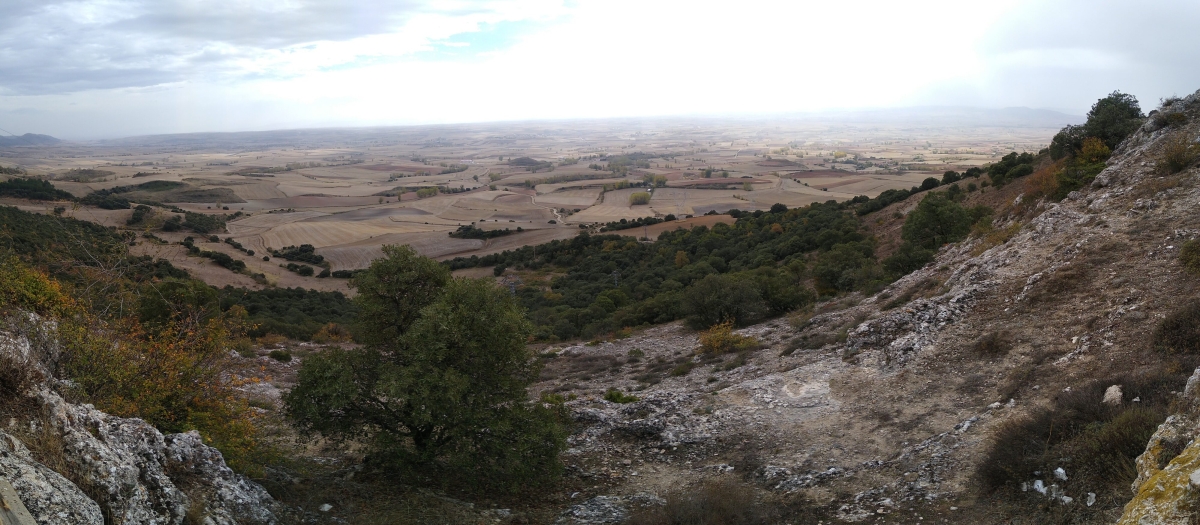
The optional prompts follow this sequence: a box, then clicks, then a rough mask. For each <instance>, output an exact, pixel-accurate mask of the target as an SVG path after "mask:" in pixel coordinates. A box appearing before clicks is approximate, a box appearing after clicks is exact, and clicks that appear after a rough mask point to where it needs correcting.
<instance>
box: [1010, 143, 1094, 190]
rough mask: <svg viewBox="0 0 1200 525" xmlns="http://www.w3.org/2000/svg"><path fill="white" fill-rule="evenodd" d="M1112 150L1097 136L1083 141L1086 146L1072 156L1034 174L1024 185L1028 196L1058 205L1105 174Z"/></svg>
mask: <svg viewBox="0 0 1200 525" xmlns="http://www.w3.org/2000/svg"><path fill="white" fill-rule="evenodd" d="M1111 154H1112V150H1110V149H1109V148H1108V146H1106V145H1105V144H1104V141H1102V140H1100V139H1098V138H1096V137H1088V138H1086V139H1084V140H1083V146H1082V148H1081V149H1080V150H1079V152H1078V153H1076V154H1075V155H1074V156H1073V157H1066V158H1062V159H1059V160H1058V161H1056V162H1054V163H1053V164H1050V165H1049V166H1046V167H1043V168H1042V169H1040V170H1037V171H1036V172H1034V174H1033V175H1032V176H1031V177H1030V178H1029V180H1028V182H1026V183H1025V188H1026V189H1025V192H1026V194H1027V195H1028V196H1029V197H1030V198H1033V199H1037V198H1040V197H1046V198H1048V199H1050V200H1053V201H1055V202H1057V201H1061V200H1063V199H1064V198H1066V196H1067V194H1069V193H1071V192H1072V191H1075V190H1078V189H1080V188H1083V187H1084V186H1087V185H1088V184H1091V183H1092V180H1094V179H1095V178H1096V175H1099V174H1100V172H1101V171H1104V166H1105V164H1104V161H1105V160H1108V157H1109V156H1110V155H1111Z"/></svg>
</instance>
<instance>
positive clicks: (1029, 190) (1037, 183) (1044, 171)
mask: <svg viewBox="0 0 1200 525" xmlns="http://www.w3.org/2000/svg"><path fill="white" fill-rule="evenodd" d="M1066 164H1067V159H1059V160H1057V161H1055V162H1054V163H1052V164H1049V165H1047V166H1044V167H1042V168H1041V169H1039V170H1037V171H1035V172H1033V175H1030V176H1029V178H1028V179H1025V195H1027V196H1028V198H1029V199H1030V200H1036V199H1040V198H1042V197H1046V196H1049V195H1056V194H1057V193H1058V174H1059V172H1061V171H1062V170H1063V167H1064V166H1066Z"/></svg>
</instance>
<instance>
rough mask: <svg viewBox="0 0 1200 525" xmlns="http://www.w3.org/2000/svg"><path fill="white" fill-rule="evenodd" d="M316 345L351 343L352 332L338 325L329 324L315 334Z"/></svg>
mask: <svg viewBox="0 0 1200 525" xmlns="http://www.w3.org/2000/svg"><path fill="white" fill-rule="evenodd" d="M312 339H313V342H314V343H345V342H348V341H350V339H351V337H350V330H348V329H346V327H344V326H342V325H340V324H337V323H327V324H326V325H325V326H322V327H321V329H320V330H317V333H316V334H313V337H312Z"/></svg>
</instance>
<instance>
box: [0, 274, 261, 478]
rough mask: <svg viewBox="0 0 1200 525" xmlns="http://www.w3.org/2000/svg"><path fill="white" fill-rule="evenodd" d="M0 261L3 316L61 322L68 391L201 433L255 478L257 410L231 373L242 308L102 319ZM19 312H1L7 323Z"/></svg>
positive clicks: (50, 283) (170, 427) (42, 278)
mask: <svg viewBox="0 0 1200 525" xmlns="http://www.w3.org/2000/svg"><path fill="white" fill-rule="evenodd" d="M3 263H4V264H0V314H13V313H16V311H20V310H23V311H31V312H35V313H37V314H39V315H41V316H43V318H47V319H51V320H54V321H55V323H53V324H52V325H51V324H50V323H41V326H43V327H44V326H53V327H54V328H53V329H52V330H53V332H54V333H53V336H54V338H55V339H57V341H58V343H59V347H60V348H61V349H62V353H61V355H59V356H51V357H57V363H53V362H50V363H46V364H48V365H51V366H55V365H56V366H55V368H56V369H55V373H56V374H57V375H58V376H59V377H62V378H67V379H70V380H71V384H72V385H73V386H72V387H70V388H71V390H72V391H71V392H70V394H72V395H73V396H78V397H80V398H82V399H83V400H85V401H87V402H89V403H92V404H94V405H95V406H96V407H97V408H98V409H100V410H103V411H105V412H108V413H110V414H113V415H117V416H121V417H138V418H142V419H144V420H146V421H147V422H149V423H150V424H152V425H154V426H155V427H156V428H158V429H159V430H161V431H163V432H184V431H188V430H198V431H199V432H200V434H201V436H203V439H204V441H205V443H207V444H209V445H212V446H214V447H216V448H217V449H218V450H220V451H221V453H222V454H223V455H224V456H225V459H226V461H227V462H228V463H229V465H230V466H231V467H232V468H234V469H236V470H238V471H241V472H245V473H248V474H251V475H255V474H259V473H260V471H261V466H262V465H263V462H264V461H265V460H266V459H267V456H266V454H267V452H266V451H267V447H264V446H263V445H262V444H261V443H260V440H259V436H258V430H257V428H256V421H255V417H254V415H253V414H254V413H253V412H252V411H251V410H250V408H249V406H248V405H247V403H246V402H245V401H244V400H242V399H240V398H239V397H237V396H235V395H234V393H235V390H234V389H235V387H236V386H237V381H238V380H237V379H236V378H235V377H234V376H233V375H231V374H230V373H229V365H230V361H229V360H230V351H229V347H230V346H231V345H232V342H233V341H235V340H236V339H238V338H240V337H241V336H242V333H243V331H244V322H243V319H244V317H245V312H244V311H243V310H240V309H239V308H236V307H235V308H233V309H231V310H230V311H229V312H226V313H223V314H216V313H213V312H204V311H196V310H192V311H188V310H186V309H184V310H180V311H178V312H177V313H175V314H173V315H171V316H170V317H169V318H168V319H167V320H165V322H157V323H151V324H144V323H142V322H140V321H139V320H138V319H136V318H133V317H126V318H116V319H108V320H106V319H102V318H100V317H97V316H95V315H93V314H91V313H90V312H88V310H87V309H86V308H84V307H83V306H82V305H81V304H80V303H79V302H77V301H76V300H74V299H72V298H71V296H70V294H69V293H68V292H67V291H66V290H65V289H64V288H65V287H64V286H63V285H62V284H61V283H59V282H58V281H56V280H54V279H53V278H51V277H49V276H48V275H46V274H45V273H43V272H41V271H39V270H36V269H33V268H30V267H28V266H26V265H24V264H22V263H21V262H19V261H18V260H16V259H9V260H6V261H3ZM19 317H20V316H13V315H5V318H6V319H16V318H19Z"/></svg>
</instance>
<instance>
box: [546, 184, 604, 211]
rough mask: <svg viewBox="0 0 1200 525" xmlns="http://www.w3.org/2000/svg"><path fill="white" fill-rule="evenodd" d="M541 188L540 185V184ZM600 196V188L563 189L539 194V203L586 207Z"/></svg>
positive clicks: (594, 202)
mask: <svg viewBox="0 0 1200 525" xmlns="http://www.w3.org/2000/svg"><path fill="white" fill-rule="evenodd" d="M539 188H540V186H539ZM599 198H600V189H599V188H591V189H586V190H562V191H556V192H554V193H546V194H543V195H538V196H537V202H538V204H544V205H547V206H558V207H566V208H586V207H588V206H591V205H593V204H596V200H597V199H599Z"/></svg>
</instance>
